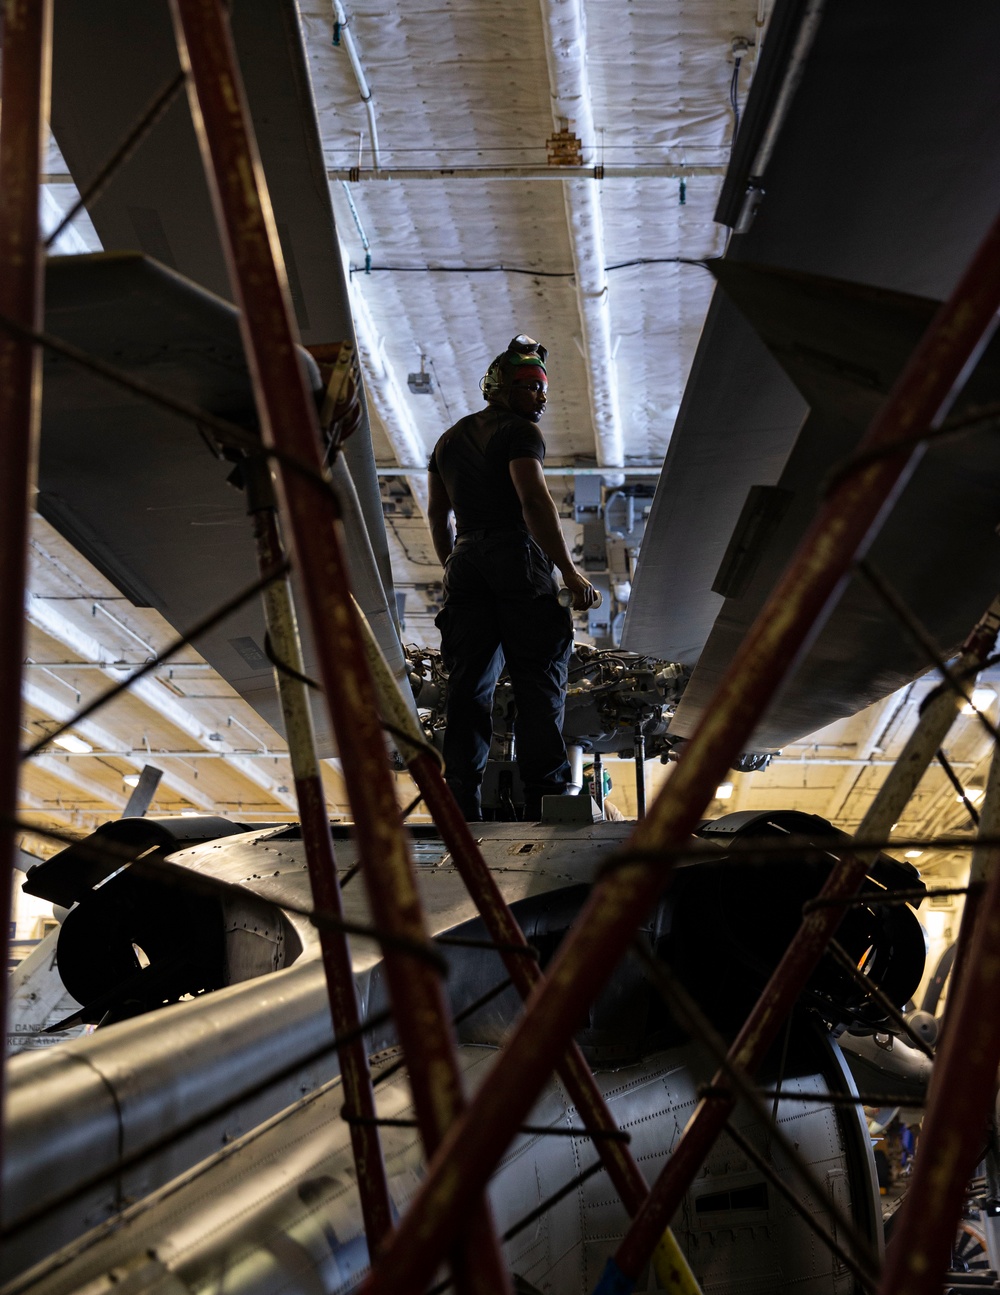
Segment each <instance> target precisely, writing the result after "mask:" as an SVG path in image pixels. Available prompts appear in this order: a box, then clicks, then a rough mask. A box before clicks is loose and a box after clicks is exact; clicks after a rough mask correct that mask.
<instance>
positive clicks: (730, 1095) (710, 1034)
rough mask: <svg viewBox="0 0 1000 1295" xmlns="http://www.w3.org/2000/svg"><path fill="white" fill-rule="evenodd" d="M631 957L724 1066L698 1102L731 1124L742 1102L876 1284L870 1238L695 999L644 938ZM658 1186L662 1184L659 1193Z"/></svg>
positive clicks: (701, 1091) (767, 1142)
mask: <svg viewBox="0 0 1000 1295" xmlns="http://www.w3.org/2000/svg"><path fill="white" fill-rule="evenodd" d="M632 952H633V954H634V955H635V956H636V957H637V958H638V960H639V961H640V962H641V963H642V965H643V970H644V972H645V974H646V977H647V979H648V980H649V982H650V984H651V985H653V986H654V988H655V989H656V990H657V992H658V993H659V995H660V997H661V998H662V999H663V1001H664V1003H665V1004H666V1006H667V1009H668V1010H669V1011H670V1012H671V1014H672V1015H673V1017H674V1020H675V1021H676V1022H677V1024H678V1025H680V1026H681V1027H682V1029H684V1030H686V1031H687V1032H688V1034H690V1035H691V1037H692V1038H694V1039H697V1040H698V1042H699V1043H701V1045H702V1046H703V1047H704V1048H705V1050H706V1051H707V1052H708V1054H709V1056H711V1057H713V1058H714V1060H715V1061H716V1063H717V1064H718V1066H719V1069H718V1070H717V1071H716V1074H715V1077H714V1079H713V1080H712V1082H711V1083H710V1084H705V1085H702V1086H701V1087H700V1088H699V1093H698V1097H699V1101H706V1100H711V1099H712V1098H717V1099H718V1100H720V1101H722V1102H727V1103H728V1110H727V1119H728V1117H729V1115H731V1114H732V1112H733V1110H734V1108H735V1106H736V1102H737V1100H738V1099H739V1098H742V1099H743V1101H744V1102H745V1103H746V1105H747V1107H748V1108H749V1109H750V1110H751V1111H752V1112H753V1114H754V1115H756V1117H757V1121H758V1123H759V1125H760V1127H761V1128H762V1129H763V1130H764V1134H765V1153H766V1155H767V1156H768V1157H770V1155H771V1144H772V1143H774V1144H776V1145H777V1147H778V1149H779V1150H780V1151H781V1152H782V1153H783V1155H784V1156H785V1159H786V1160H787V1161H788V1163H789V1165H790V1166H791V1168H792V1170H793V1172H794V1173H795V1175H796V1177H797V1178H798V1179H799V1182H800V1183H801V1184H802V1186H804V1187H805V1189H806V1191H807V1192H808V1193H809V1194H810V1195H811V1196H812V1197H813V1199H814V1200H815V1201H816V1202H819V1203H822V1205H823V1206H824V1208H825V1209H826V1211H827V1213H828V1214H829V1215H830V1217H831V1220H832V1222H833V1225H834V1230H835V1232H836V1233H837V1235H838V1236H839V1237H840V1238H841V1239H842V1240H843V1241H845V1242H848V1243H849V1244H850V1248H851V1250H852V1252H853V1254H854V1260H855V1263H856V1264H857V1265H858V1267H860V1268H862V1269H863V1270H864V1271H865V1273H866V1274H867V1276H868V1280H869V1281H870V1282H871V1284H872V1285H874V1284H875V1282H876V1281H877V1276H878V1260H877V1259H876V1257H875V1255H874V1253H873V1252H872V1249H871V1246H870V1245H869V1243H868V1239H867V1238H866V1237H864V1236H862V1235H861V1233H860V1232H859V1231H858V1229H857V1228H856V1226H855V1225H854V1223H853V1221H852V1220H851V1219H850V1218H849V1217H848V1216H847V1215H846V1214H845V1213H844V1211H843V1210H842V1209H841V1208H840V1207H839V1206H838V1205H837V1203H836V1201H835V1200H834V1199H833V1198H832V1197H831V1195H830V1193H829V1192H828V1191H827V1190H826V1188H825V1187H824V1184H823V1182H822V1180H821V1179H820V1176H819V1174H818V1173H817V1172H816V1170H815V1169H814V1168H813V1166H812V1165H810V1163H809V1161H808V1160H807V1159H806V1158H805V1156H804V1155H803V1154H802V1153H801V1151H799V1149H798V1147H797V1145H796V1144H795V1142H794V1141H793V1139H792V1138H791V1137H790V1136H789V1135H788V1134H787V1133H785V1132H783V1130H782V1129H781V1126H780V1125H779V1124H778V1123H777V1120H776V1119H775V1117H774V1116H773V1115H772V1113H771V1112H770V1111H769V1110H768V1108H767V1106H766V1105H765V1104H764V1095H763V1094H762V1093H760V1092H758V1090H757V1089H756V1088H755V1087H754V1083H753V1079H752V1077H751V1076H750V1074H749V1073H748V1072H747V1071H746V1070H745V1069H744V1068H743V1066H742V1065H741V1064H740V1062H739V1060H738V1059H737V1058H735V1057H734V1056H733V1055H732V1053H731V1052H728V1051H727V1049H726V1043H725V1040H724V1039H723V1038H722V1036H721V1035H720V1034H719V1032H718V1031H717V1030H716V1028H715V1026H714V1025H713V1024H712V1022H711V1021H710V1020H709V1019H708V1017H707V1016H706V1015H705V1013H704V1012H703V1011H702V1010H701V1008H700V1007H699V1006H698V1003H697V1002H696V1001H695V999H694V996H693V995H692V994H690V993H689V992H688V990H687V989H685V987H684V985H683V984H682V983H681V981H680V980H679V978H678V977H677V976H676V975H675V974H674V973H673V972H672V971H671V970H670V968H669V967H668V966H667V964H666V963H665V962H661V961H660V960H659V959H657V958H656V957H654V955H653V953H652V952H651V951H650V950H649V949H648V948H647V947H646V944H645V941H644V940H643V939H642V938H641V937H639V936H637V937H636V938H635V939H634V940H633V941H632ZM781 1096H782V1094H780V1093H778V1094H775V1109H776V1108H777V1105H778V1101H779V1100H780V1098H781ZM723 1127H725V1126H723ZM659 1185H660V1184H659V1183H657V1188H658V1187H659ZM654 1190H656V1188H654ZM608 1270H609V1271H610V1273H611V1274H613V1276H614V1277H615V1278H616V1279H617V1278H620V1277H621V1270H620V1269H619V1268H618V1265H617V1262H616V1260H612V1261H610V1262H609V1264H608Z"/></svg>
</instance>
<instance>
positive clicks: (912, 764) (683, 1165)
mask: <svg viewBox="0 0 1000 1295" xmlns="http://www.w3.org/2000/svg"><path fill="white" fill-rule="evenodd" d="M998 628H1000V598H996V599H994V600H993V602H992V603H991V604H990V606H989V607H988V608H987V609H986V611H985V612H984V613H983V615H982V617H981V618H980V619H979V621H978V622H977V624H976V626H975V628H974V629H973V631H972V633H971V634H970V635H969V637H968V639H967V640H966V642H965V644H964V645H963V649H962V653H961V656H960V657H959V663H958V664H959V668H960V669H962V670H967V671H970V672H971V671H974V670H975V669H976V667H977V666H980V665H982V663H983V662H984V661H985V660H986V658H987V657H988V656H989V654H990V652H991V651H992V649H993V645H994V644H995V642H996V637H997V630H998ZM960 700H961V698H960V697H959V695H958V694H957V693H954V692H952V691H951V690H950V689H942V691H941V692H940V693H937V694H934V695H932V696H931V698H930V704H929V705H927V706H926V707H925V709H924V711H923V713H922V714H921V716H920V719H919V722H918V724H917V727H916V729H915V730H914V731H913V732H912V733H911V734H910V736H909V738H908V739H907V742H906V745H905V746H904V748H903V750H902V752H901V754H900V757H899V759H898V760H897V761H896V763H895V764H894V765H893V767H892V768H891V769H890V770H889V773H888V775H887V776H886V779H885V781H884V782H883V784H882V786H881V787H880V788H879V790H878V792H877V794H876V796H875V799H874V800H873V801H872V804H871V806H870V807H869V809H868V812H867V813H866V814H865V816H864V818H863V819H862V821H861V824H860V826H859V828H858V834H859V835H860V836H868V835H872V836H874V835H880V834H885V835H888V833H889V831H890V829H891V827H892V824H893V823H894V822H896V821H897V819H898V818H899V816H900V815H901V814H902V812H903V809H904V807H905V806H906V804H907V803H908V801H909V799H910V797H911V796H912V795H913V792H914V791H915V790H916V787H917V783H918V782H919V781H920V779H921V778H922V777H923V775H924V773H925V772H926V770H927V768H928V766H929V765H930V763H931V760H932V759H933V758H934V756H935V754H936V752H937V751H938V749H939V748H940V746H941V743H942V742H943V741H944V739H945V736H946V735H947V733H948V730H949V729H950V727H951V725H952V723H953V722H954V719H955V716H956V715H957V713H958V706H959V702H960ZM873 862H874V856H873V855H871V854H868V853H867V852H865V853H862V852H860V851H859V852H855V853H853V854H850V855H845V856H843V857H842V858H841V859H840V861H839V862H838V863H837V865H836V866H835V867H834V869H833V871H832V872H831V873H830V876H829V877H828V878H827V880H826V882H825V884H824V885H823V888H822V890H821V891H820V899H821V900H823V901H824V903H823V904H822V905H817V907H815V908H813V909H812V910H811V911H810V912H808V913H807V914H805V915H804V917H803V921H802V925H801V927H800V928H799V930H798V932H797V933H796V935H795V936H794V938H793V940H792V942H791V944H790V945H789V946H788V948H787V950H786V951H785V953H784V956H783V957H782V959H781V962H780V963H779V964H778V966H777V967H776V969H775V970H774V972H773V973H772V975H771V977H770V979H769V980H768V983H767V985H766V986H765V987H764V990H763V992H762V993H761V995H760V998H759V999H758V1001H757V1003H756V1005H755V1006H754V1008H753V1010H752V1011H751V1013H750V1015H749V1016H748V1017H747V1020H746V1021H745V1023H744V1025H743V1028H742V1029H741V1030H740V1032H739V1034H738V1035H737V1036H736V1040H735V1042H734V1043H733V1046H732V1048H731V1049H730V1051H729V1057H730V1058H731V1059H732V1060H733V1061H734V1062H735V1063H736V1064H737V1066H738V1067H739V1068H741V1069H743V1070H746V1071H749V1072H750V1073H751V1074H752V1073H753V1072H754V1071H755V1070H756V1069H757V1067H758V1066H759V1065H760V1064H761V1062H762V1061H763V1059H764V1056H765V1054H766V1053H767V1050H768V1048H769V1047H770V1046H771V1045H772V1043H773V1042H774V1040H775V1039H776V1038H777V1035H778V1031H779V1030H780V1028H781V1025H782V1023H783V1022H784V1020H785V1019H786V1017H787V1016H788V1015H789V1013H790V1012H791V1011H792V1009H793V1007H794V1006H795V1003H796V1000H797V999H798V996H799V993H800V991H801V989H802V987H803V986H804V985H805V983H806V981H807V980H808V978H809V976H810V975H811V974H812V972H813V971H814V969H815V967H816V965H817V964H818V962H819V960H820V958H821V957H822V956H823V952H824V950H825V949H826V947H827V945H828V944H829V942H830V940H831V938H832V937H833V934H834V932H835V931H836V929H837V927H838V926H839V925H840V922H841V919H842V917H843V914H844V911H845V910H844V906H842V905H839V904H837V903H836V902H831V901H837V900H839V899H844V900H850V899H851V898H852V896H853V895H854V893H855V892H856V891H857V889H858V887H859V886H860V885H861V882H862V881H863V879H864V876H865V873H866V872H867V870H868V868H869V867H870V866H871V864H872V863H873ZM724 1078H725V1068H723V1069H720V1071H719V1072H718V1074H717V1075H716V1077H715V1078H714V1079H713V1081H712V1083H713V1085H715V1086H721V1084H722V1083H723V1082H724ZM733 1105H734V1103H733V1101H732V1100H731V1099H730V1100H728V1101H727V1100H726V1099H725V1098H721V1097H712V1098H706V1099H704V1100H703V1101H701V1102H699V1104H698V1106H697V1108H696V1109H695V1112H694V1114H693V1115H692V1116H691V1119H690V1120H689V1121H688V1123H687V1126H686V1127H685V1129H684V1132H683V1134H682V1135H681V1139H680V1141H679V1142H678V1144H677V1146H676V1147H675V1148H674V1151H673V1153H672V1155H671V1157H670V1159H669V1160H668V1161H667V1164H666V1166H665V1167H664V1169H663V1171H662V1173H661V1174H660V1177H659V1179H658V1180H657V1182H656V1183H655V1184H654V1186H653V1189H652V1191H651V1192H650V1195H649V1197H648V1199H647V1200H646V1203H645V1205H644V1207H643V1210H642V1212H641V1214H640V1215H639V1216H638V1217H637V1218H636V1219H635V1220H634V1222H633V1224H632V1227H631V1228H630V1230H629V1232H628V1233H627V1234H626V1236H625V1239H624V1240H623V1241H622V1243H621V1245H620V1246H619V1247H618V1251H617V1253H616V1255H615V1262H616V1263H617V1265H618V1267H619V1269H620V1270H621V1272H623V1273H624V1274H626V1275H627V1276H630V1277H632V1278H633V1279H634V1277H635V1276H636V1275H637V1274H638V1272H639V1271H640V1270H641V1269H642V1267H643V1265H644V1263H645V1262H646V1260H645V1259H644V1258H643V1257H642V1256H643V1255H647V1256H648V1254H649V1253H651V1249H652V1246H654V1245H655V1244H656V1237H657V1232H656V1229H657V1226H658V1225H659V1223H660V1221H661V1220H662V1219H664V1218H666V1219H668V1220H669V1219H670V1217H671V1216H672V1215H673V1213H674V1211H675V1210H676V1209H677V1207H678V1206H679V1205H680V1202H681V1199H682V1198H683V1196H684V1193H685V1192H686V1191H687V1189H688V1187H689V1186H690V1185H691V1183H692V1182H693V1180H694V1177H695V1174H696V1173H697V1172H698V1169H699V1168H700V1166H701V1164H702V1162H703V1161H704V1158H705V1156H706V1155H707V1154H708V1151H709V1149H710V1148H711V1146H712V1144H713V1143H714V1141H715V1139H716V1138H717V1137H718V1135H719V1133H720V1131H721V1130H722V1128H723V1126H724V1125H725V1122H726V1119H727V1118H728V1116H729V1113H730V1111H731V1110H732V1107H733ZM661 1231H662V1228H661ZM636 1265H638V1267H636Z"/></svg>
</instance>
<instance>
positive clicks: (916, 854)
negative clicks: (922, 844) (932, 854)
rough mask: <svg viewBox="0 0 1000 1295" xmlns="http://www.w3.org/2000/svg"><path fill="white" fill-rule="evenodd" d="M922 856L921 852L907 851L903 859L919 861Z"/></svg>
mask: <svg viewBox="0 0 1000 1295" xmlns="http://www.w3.org/2000/svg"><path fill="white" fill-rule="evenodd" d="M922 854H923V850H907V851H906V854H905V855H904V858H906V859H919V858H920V856H921V855H922Z"/></svg>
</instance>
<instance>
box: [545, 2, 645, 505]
mask: <svg viewBox="0 0 1000 1295" xmlns="http://www.w3.org/2000/svg"><path fill="white" fill-rule="evenodd" d="M540 4H541V11H542V23H543V25H544V27H545V61H546V64H547V66H548V70H549V89H550V92H551V95H552V120H553V124H554V127H555V129H557V130H558V129H559V128H560V124H561V122H562V121H567V122H570V123H571V124H572V127H573V130H574V133H575V134H576V135H578V136H579V138H580V140H581V141H582V143H583V162H584V165H587V164H588V163H589V162H590V161H591V157H592V154H593V140H594V138H595V130H594V119H593V116H592V114H591V110H590V103H591V97H590V84H589V81H588V77H587V66H586V56H587V29H586V23H585V20H584V13H583V4H582V0H540ZM553 170H557V168H555V167H553ZM563 196H564V199H565V203H566V221H567V224H568V226H569V239H570V248H571V251H572V255H573V269H574V271H575V274H576V300H577V307H578V309H579V312H580V324H581V331H582V334H583V356H584V362H585V364H586V366H587V389H588V391H589V394H590V408H591V416H592V420H593V424H594V438H595V441H596V444H597V462H598V464H599V465H600V466H601V467H607V468H621V467H622V466H623V465H624V463H625V441H624V436H623V434H622V423H621V412H620V409H619V405H618V378H617V372H618V371H617V366H616V363H615V357H614V350H613V348H612V345H611V308H610V305H609V303H608V276H607V274H606V272H605V261H604V219H603V217H602V215H601V197H600V190H599V189H595V188H594V186H593V185H592V184H588V183H587V182H586V181H584V180H578V179H566V180H565V181H564V184H563ZM606 479H607V482H608V484H609V485H621V484H622V482H623V480H624V478H623V477H622V476H621V474H620V473H611V474H609V475H608V476H607V478H606Z"/></svg>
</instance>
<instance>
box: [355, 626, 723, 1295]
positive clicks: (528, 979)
mask: <svg viewBox="0 0 1000 1295" xmlns="http://www.w3.org/2000/svg"><path fill="white" fill-rule="evenodd" d="M362 623H363V622H362ZM363 627H364V633H365V648H366V651H367V653H368V661H369V664H370V665H371V667H372V674H373V676H374V679H375V688H376V691H377V693H378V697H379V707H380V709H381V712H382V717H383V719H384V720H385V721H386V722H387V723H388V724H389V725H391V729H392V734H393V738H394V740H395V742H396V745H397V748H398V749H399V753H400V755H401V756H402V757H403V759H404V761H405V762H406V766H407V768H408V769H409V771H410V774H411V776H412V778H413V781H414V782H415V783H416V784H417V787H418V788H419V789H420V793H421V795H422V797H423V800H424V804H425V805H426V806H427V809H428V811H429V812H430V815H431V817H432V818H433V819H434V823H435V825H436V826H437V829H438V831H439V832H440V833H441V839H442V840H443V841H444V844H445V846H446V847H447V849H448V851H449V853H450V855H451V859H452V862H453V863H454V865H455V868H456V869H457V871H458V874H459V876H460V877H461V878H462V881H463V882H464V883H465V888H466V890H468V892H469V895H470V897H471V898H472V902H473V903H474V904H475V906H476V909H477V911H478V912H479V915H480V917H481V918H482V919H483V924H484V925H485V927H486V929H487V931H488V932H489V935H490V938H491V939H492V940H494V941H495V942H496V943H497V944H498V945H499V946H500V949H501V953H500V957H501V958H502V959H503V963H504V966H505V967H506V969H507V974H508V975H509V976H510V978H511V980H512V981H513V984H514V987H515V989H516V990H517V992H518V993H519V994H520V995H521V997H522V998H523V999H524V1000H525V1001H527V999H528V998H529V997H530V995H531V993H532V992H533V990H534V989H535V988H536V987H537V986H538V984H539V983H540V981H541V980H542V973H541V971H540V970H539V967H538V964H537V963H536V962H535V961H534V959H533V958H525V957H523V956H519V955H518V954H517V953H514V952H507V951H505V950H509V949H511V948H522V949H527V947H528V941H527V940H526V939H525V936H524V932H523V931H522V930H521V928H520V926H519V925H518V923H517V920H516V918H515V917H514V914H513V913H512V912H511V911H510V908H509V907H508V904H507V901H506V900H505V899H504V897H503V893H502V892H501V890H500V887H499V886H498V885H497V883H496V879H495V878H494V876H493V874H492V873H491V872H490V870H489V867H488V866H487V864H486V860H485V859H484V858H483V856H482V853H481V852H480V850H479V847H478V845H477V844H476V842H475V839H474V838H473V836H472V833H471V831H470V830H469V825H468V823H467V822H466V821H465V816H464V815H463V814H462V811H461V810H460V809H459V806H458V803H457V802H456V800H455V797H454V795H453V794H452V792H451V789H450V788H449V786H448V784H447V782H446V781H445V779H444V775H443V773H442V771H441V766H440V763H439V761H438V760H437V759H436V758H435V755H434V754H433V753H432V752H430V751H428V750H427V744H426V742H425V741H424V738H423V734H422V733H421V731H420V728H419V725H418V724H417V721H416V719H415V718H414V716H413V714H412V712H411V711H410V708H409V707H408V706H407V705H406V702H405V701H404V700H403V698H402V696H401V695H400V692H399V686H398V684H397V683H396V680H395V679H394V678H393V675H392V671H391V670H390V669H389V666H388V664H387V663H386V661H385V659H384V658H383V657H382V654H381V652H380V650H379V646H378V643H377V642H376V641H375V636H374V635H373V634H372V632H371V630H370V629H369V628H368V626H367V625H364V623H363ZM595 769H596V765H595ZM558 1073H559V1078H560V1079H561V1080H562V1081H563V1083H564V1084H565V1085H566V1090H567V1092H568V1093H569V1095H570V1098H571V1099H572V1101H573V1102H574V1103H575V1105H576V1108H577V1110H578V1111H579V1113H580V1118H581V1119H582V1120H583V1123H584V1125H585V1126H586V1127H587V1129H588V1130H591V1131H596V1132H598V1133H600V1132H606V1131H617V1127H618V1126H617V1125H616V1124H615V1120H614V1116H613V1115H612V1114H611V1112H610V1110H609V1109H608V1106H607V1103H606V1102H605V1100H604V1095H603V1094H602V1092H601V1090H600V1089H599V1088H598V1086H597V1083H596V1081H595V1079H594V1076H593V1074H592V1072H591V1069H590V1066H589V1065H588V1064H587V1059H586V1058H585V1057H584V1055H583V1052H582V1051H581V1050H580V1047H579V1046H578V1044H577V1043H576V1042H575V1041H573V1040H572V1039H571V1040H570V1042H569V1045H568V1047H567V1049H566V1055H565V1056H564V1057H563V1058H562V1060H561V1061H560V1062H559V1064H558ZM594 1148H595V1150H596V1151H597V1153H598V1155H599V1156H600V1157H601V1160H602V1161H603V1163H604V1167H605V1169H606V1170H607V1173H608V1177H609V1178H610V1179H611V1181H612V1183H613V1184H614V1186H615V1190H616V1191H617V1192H618V1195H619V1196H620V1197H621V1200H622V1204H623V1205H624V1206H625V1209H626V1210H627V1211H628V1214H629V1216H630V1217H634V1216H635V1214H636V1213H637V1211H638V1210H639V1208H640V1206H641V1205H642V1203H643V1201H644V1200H645V1198H646V1196H647V1194H648V1190H649V1189H648V1187H647V1186H646V1181H645V1179H644V1178H643V1176H642V1171H641V1170H640V1168H639V1166H638V1165H637V1164H636V1162H635V1159H634V1158H633V1156H632V1153H631V1152H630V1151H629V1149H628V1146H627V1145H626V1144H625V1143H623V1142H620V1141H618V1140H616V1139H614V1138H607V1137H596V1138H595V1139H594ZM657 1240H658V1242H659V1244H660V1245H661V1246H662V1248H663V1254H664V1258H666V1259H667V1260H668V1262H669V1264H670V1265H672V1266H673V1268H675V1269H676V1271H677V1274H678V1281H680V1282H682V1283H683V1289H684V1290H685V1291H686V1292H690V1295H698V1291H699V1287H698V1284H697V1282H696V1280H695V1277H694V1274H693V1273H692V1272H691V1269H690V1267H689V1265H688V1262H687V1260H686V1259H685V1258H684V1255H683V1253H682V1252H681V1249H680V1247H679V1245H678V1244H677V1241H676V1239H675V1238H674V1236H673V1233H671V1232H670V1231H669V1230H668V1229H667V1228H666V1225H664V1227H663V1229H661V1237H660V1238H657Z"/></svg>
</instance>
